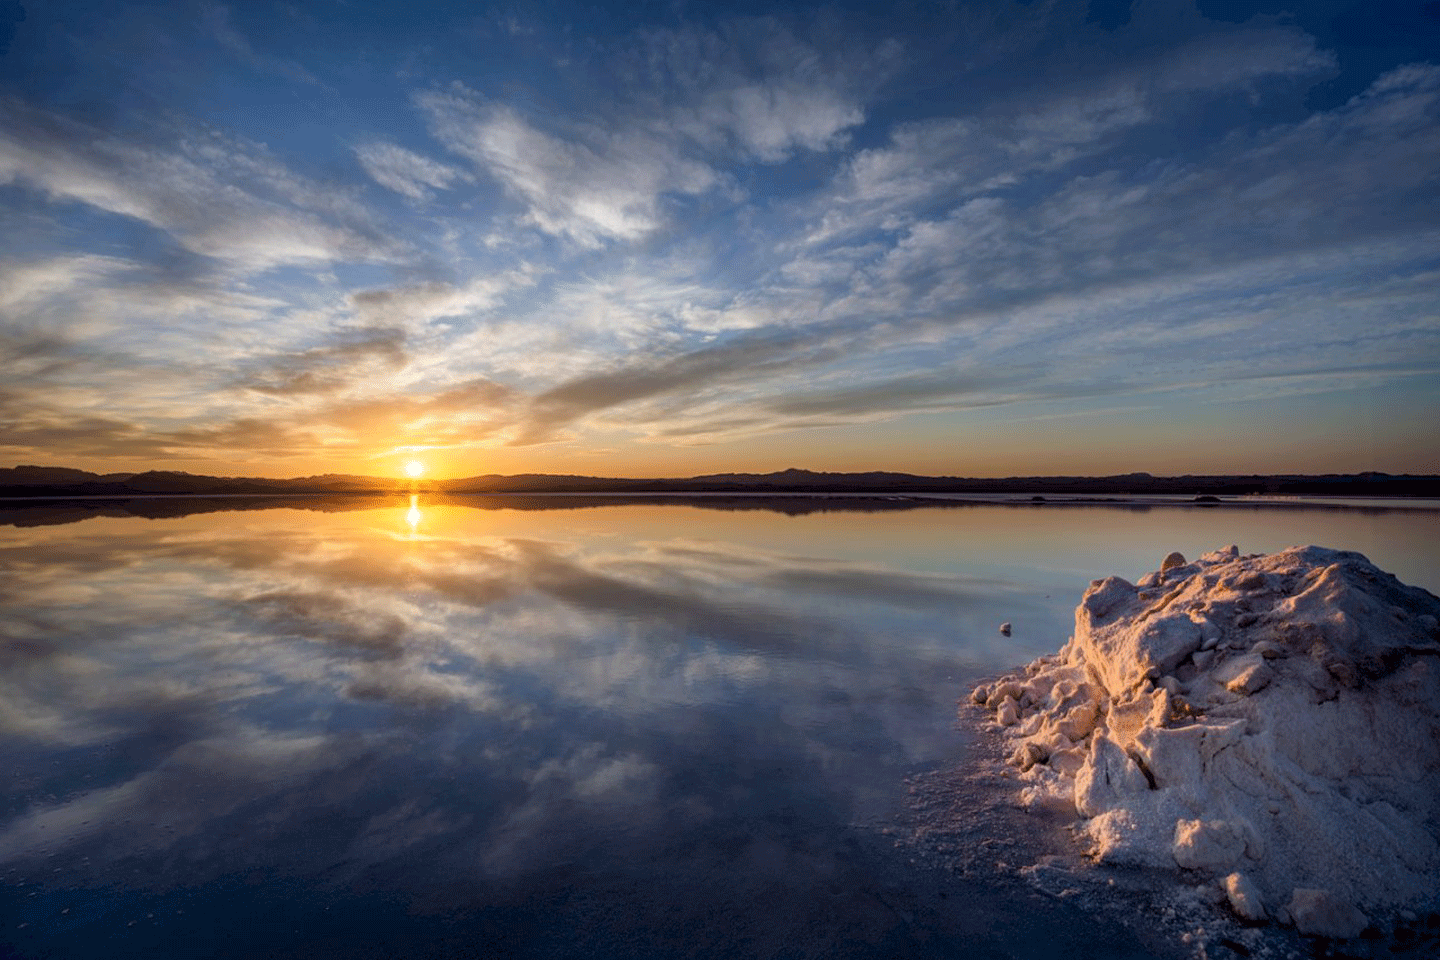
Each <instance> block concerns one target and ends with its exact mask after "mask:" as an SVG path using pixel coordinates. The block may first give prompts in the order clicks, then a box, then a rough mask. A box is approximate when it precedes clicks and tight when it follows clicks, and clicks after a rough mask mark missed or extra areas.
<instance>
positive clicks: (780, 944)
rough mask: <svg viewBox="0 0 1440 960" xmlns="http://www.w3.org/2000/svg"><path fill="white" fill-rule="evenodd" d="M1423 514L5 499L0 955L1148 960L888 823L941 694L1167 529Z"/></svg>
mask: <svg viewBox="0 0 1440 960" xmlns="http://www.w3.org/2000/svg"><path fill="white" fill-rule="evenodd" d="M1437 519H1440V513H1437V512H1435V511H1434V510H1416V509H1402V510H1395V509H1384V508H1381V507H1376V506H1363V507H1344V506H1315V505H1307V504H1304V503H1298V502H1297V503H1291V504H1286V505H1282V506H1259V505H1247V506H1225V507H1218V508H1206V507H1201V506H1190V505H1181V504H1164V505H1128V506H1103V505H1085V506H1059V505H1054V504H1045V505H1036V506H1032V505H1028V504H1020V505H1005V504H991V505H965V504H958V503H950V504H943V505H932V506H921V507H916V506H915V505H914V503H913V502H911V501H894V502H889V501H880V500H878V499H877V500H868V499H867V500H855V501H848V502H847V501H845V500H843V499H827V500H816V499H807V498H796V499H793V500H790V501H788V502H787V501H781V500H778V499H768V500H767V499H759V498H757V499H752V500H746V499H744V498H717V499H714V500H711V501H698V502H695V501H681V500H678V499H677V500H673V501H672V502H632V501H628V500H626V499H624V498H609V499H586V498H550V499H546V498H540V497H534V498H514V499H511V500H506V499H505V498H471V499H466V498H450V499H448V500H433V499H430V498H427V497H426V496H423V495H422V496H416V497H410V498H399V499H396V498H371V499H358V500H327V499H313V500H303V501H286V502H285V503H284V504H283V505H278V504H277V502H275V501H265V500H260V499H251V500H248V501H245V500H223V501H222V500H214V501H203V500H186V501H170V500H149V501H145V500H136V501H116V502H105V503H76V502H64V503H54V504H47V505H36V504H33V503H32V504H21V503H18V502H13V501H12V502H10V503H9V504H8V505H0V522H3V523H4V524H5V525H4V526H0V570H3V576H0V603H3V607H4V611H3V612H4V618H3V623H0V631H3V636H0V770H4V771H5V774H6V777H7V782H8V784H9V788H8V790H6V792H5V797H4V805H3V808H0V925H3V930H0V952H4V953H7V955H10V954H13V955H15V956H20V957H42V956H44V957H94V956H107V957H117V956H118V957H142V956H143V957H155V956H185V957H255V956H274V957H326V956H344V957H362V958H363V957H382V956H404V957H426V956H474V957H505V956H511V957H572V956H574V957H582V956H583V957H681V956H683V957H731V956H733V957H780V956H784V957H860V956H906V957H911V958H923V957H955V956H966V957H987V956H993V957H1044V956H1053V955H1057V954H1064V955H1066V956H1074V957H1091V956H1093V957H1112V956H1137V957H1139V956H1149V955H1151V951H1154V950H1156V949H1158V948H1157V947H1156V945H1155V944H1153V943H1142V942H1141V941H1138V940H1136V939H1135V938H1134V936H1133V935H1132V933H1131V932H1130V931H1128V930H1127V929H1126V928H1124V927H1123V926H1121V925H1119V924H1116V923H1114V922H1112V921H1111V920H1107V919H1105V918H1104V917H1101V916H1096V915H1094V914H1093V913H1092V912H1089V911H1085V910H1082V909H1080V908H1078V907H1076V906H1074V905H1071V904H1069V903H1067V902H1066V901H1065V900H1064V898H1060V897H1054V896H1049V895H1046V894H1042V893H1041V892H1039V891H1038V890H1036V889H1034V888H1033V887H1032V886H1031V885H1029V884H1027V883H1026V882H1025V881H1024V880H1023V879H1021V878H1019V877H1017V875H1016V873H1015V871H1014V870H1013V869H1012V868H1013V866H1015V864H1004V863H1003V862H999V861H994V860H992V861H987V862H988V863H989V867H988V868H984V869H981V868H977V867H975V865H976V864H977V863H980V861H977V860H973V859H972V861H970V866H971V867H972V868H968V869H963V870H962V869H955V868H954V867H953V866H949V867H947V866H946V865H945V864H944V862H943V861H938V862H937V861H935V860H934V859H928V858H926V857H924V856H921V855H918V854H917V850H923V838H919V839H917V838H916V837H914V836H913V835H911V836H907V837H904V838H903V839H904V842H897V838H898V837H900V835H902V834H904V833H905V831H906V829H907V828H906V826H905V825H906V824H907V823H910V822H911V821H910V820H907V816H908V814H907V811H908V810H909V805H910V803H911V800H910V797H909V791H908V788H907V782H908V781H909V780H910V778H913V777H915V776H917V775H924V774H925V773H927V772H930V771H935V770H938V769H949V770H960V771H963V770H964V769H965V768H966V765H967V764H974V763H976V762H977V761H978V759H979V757H980V755H981V754H982V753H983V752H984V750H985V749H986V748H985V743H984V740H983V738H977V735H976V734H975V733H973V732H972V731H968V730H967V729H965V728H964V725H957V722H956V701H957V700H959V699H961V698H963V697H965V696H966V695H967V694H968V691H969V690H970V688H971V687H972V686H973V685H974V682H975V681H976V680H977V679H978V678H981V677H984V676H986V675H992V674H995V673H999V672H1002V671H1005V670H1007V669H1009V668H1012V667H1014V666H1016V665H1018V664H1021V663H1024V662H1026V661H1028V660H1030V659H1032V658H1034V657H1035V656H1038V655H1040V654H1042V653H1046V652H1050V651H1053V650H1055V649H1058V648H1059V647H1060V646H1061V644H1063V643H1064V641H1065V640H1066V638H1067V636H1068V634H1069V630H1070V625H1071V618H1072V611H1073V609H1074V606H1075V604H1076V602H1077V601H1078V600H1079V597H1080V594H1081V593H1082V592H1083V590H1084V588H1085V586H1086V585H1087V584H1088V583H1089V581H1090V580H1092V579H1094V578H1096V577H1100V576H1105V575H1109V574H1118V575H1121V576H1125V577H1129V578H1132V579H1133V578H1135V577H1138V576H1139V575H1140V574H1142V573H1144V572H1146V571H1148V570H1151V569H1154V568H1155V567H1157V566H1158V565H1159V562H1160V560H1161V558H1162V557H1164V556H1165V555H1166V554H1167V553H1169V552H1170V551H1172V550H1180V551H1181V552H1183V553H1184V554H1185V555H1186V556H1188V557H1194V556H1195V555H1198V554H1200V553H1203V552H1206V551H1208V550H1212V549H1215V548H1218V547H1222V546H1225V545H1227V544H1230V543H1236V544H1238V545H1239V546H1240V549H1241V550H1242V552H1262V551H1270V550H1275V549H1279V548H1282V547H1285V546H1289V545H1293V544H1304V543H1318V544H1321V545H1324V546H1330V547H1338V548H1345V549H1353V550H1359V551H1360V552H1362V553H1364V554H1366V555H1367V556H1368V557H1369V558H1370V559H1371V560H1373V561H1374V562H1375V563H1376V564H1378V565H1379V566H1380V567H1382V568H1383V569H1385V570H1388V571H1390V572H1392V573H1394V574H1395V575H1396V576H1398V577H1399V578H1400V579H1401V580H1403V581H1405V582H1407V583H1411V584H1415V585H1418V586H1422V587H1425V588H1426V589H1428V590H1430V591H1431V592H1437V593H1440V537H1437V532H1440V525H1437ZM1002 622H1010V623H1012V624H1013V632H1012V635H1011V636H1009V637H1005V636H1002V635H1001V634H1000V631H999V629H998V628H999V625H1000V624H1001V623H1002ZM992 799H993V798H987V797H985V796H982V795H972V796H957V798H956V800H955V807H954V809H953V810H952V811H951V814H952V815H953V816H954V817H955V818H956V819H957V822H974V823H988V822H990V821H987V820H985V817H986V816H987V815H988V813H987V810H986V809H984V806H985V804H987V803H990V802H991V801H992ZM967 804H969V806H967ZM994 822H995V823H996V824H998V826H997V827H996V829H999V830H1013V831H1014V832H1016V833H1019V834H1023V833H1024V832H1025V828H1024V827H1023V825H1022V826H1020V827H1019V828H1016V827H1015V826H1014V824H1013V822H1011V821H1006V820H1004V819H1003V818H1002V819H1001V820H996V821H994ZM912 834H913V831H912ZM995 840H996V841H998V842H1002V843H1013V842H1015V837H1013V836H1011V837H997V838H995ZM987 842H988V841H987ZM999 860H1001V861H1003V858H999Z"/></svg>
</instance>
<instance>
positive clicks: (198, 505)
mask: <svg viewBox="0 0 1440 960" xmlns="http://www.w3.org/2000/svg"><path fill="white" fill-rule="evenodd" d="M412 496H414V497H418V498H419V499H420V506H422V507H425V508H427V509H428V508H430V507H439V506H458V507H469V508H473V509H482V510H536V511H543V510H584V509H600V508H605V507H622V506H632V507H633V506H663V507H691V508H696V509H703V510H719V511H771V512H774V513H779V514H783V515H786V516H796V517H798V516H806V515H811V514H823V513H901V512H907V511H912V510H926V509H929V510H934V509H941V510H965V509H976V508H980V507H1003V508H1006V509H1012V510H1027V509H1028V510H1043V509H1047V508H1048V509H1050V510H1055V509H1060V510H1067V509H1068V510H1076V509H1091V510H1100V509H1112V510H1130V511H1137V512H1148V511H1150V510H1152V509H1165V510H1180V509H1190V510H1216V509H1220V510H1232V511H1233V510H1277V509H1278V510H1294V511H1303V510H1323V511H1335V512H1358V513H1365V512H1373V513H1392V512H1411V513H1426V514H1434V513H1440V498H1428V499H1420V498H1413V497H1410V498H1406V497H1392V498H1381V497H1293V496H1287V497H1237V498H1229V499H1220V498H1210V499H1207V500H1206V501H1204V502H1197V500H1196V498H1194V497H1180V496H1174V495H1151V496H1083V495H1077V496H1068V497H1067V496H1043V497H1041V498H1040V499H1032V497H1033V496H1039V495H1024V494H1012V495H990V496H984V495H966V494H948V495H947V494H936V493H910V492H900V493H853V492H844V491H828V492H817V491H806V492H800V493H784V492H781V493H777V492H754V493H737V492H731V491H724V492H712V493H697V492H649V493H616V492H603V491H602V492H593V491H592V492H588V493H569V492H549V493H547V492H536V493H445V492H435V491H416V492H414V493H413V494H412V493H409V492H407V491H383V492H369V493H342V494H334V493H249V494H223V493H213V494H129V495H114V494H111V495H95V496H78V497H77V496H32V497H13V496H0V526H21V527H23V526H45V525H50V524H54V523H66V522H70V521H73V520H82V519H88V518H92V517H102V516H103V517H135V518H147V519H156V520H158V519H171V518H178V517H185V516H191V515H195V514H204V513H220V512H225V511H249V510H271V509H296V510H309V511H318V512H326V513H331V512H333V513H341V512H350V511H358V510H374V509H401V508H404V507H405V506H406V505H407V504H408V503H409V502H410V498H411V497H412Z"/></svg>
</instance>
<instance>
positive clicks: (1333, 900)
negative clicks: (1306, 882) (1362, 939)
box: [1285, 887, 1370, 940]
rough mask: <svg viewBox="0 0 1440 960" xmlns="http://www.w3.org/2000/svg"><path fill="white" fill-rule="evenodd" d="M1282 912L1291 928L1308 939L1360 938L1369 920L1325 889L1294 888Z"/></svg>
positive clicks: (1352, 906) (1351, 905) (1350, 904)
mask: <svg viewBox="0 0 1440 960" xmlns="http://www.w3.org/2000/svg"><path fill="white" fill-rule="evenodd" d="M1285 909H1286V910H1287V911H1288V912H1289V914H1290V922H1291V923H1293V924H1295V929H1296V930H1299V931H1300V932H1301V933H1304V934H1309V935H1310V936H1312V937H1331V938H1334V939H1337V940H1346V939H1349V938H1351V937H1358V936H1360V933H1361V931H1363V930H1364V929H1365V928H1366V927H1367V926H1369V924H1370V921H1369V920H1368V919H1367V918H1366V916H1365V914H1363V913H1361V912H1360V911H1359V910H1358V909H1356V907H1355V905H1354V904H1353V903H1350V902H1348V901H1346V900H1342V899H1340V898H1339V897H1337V896H1335V894H1333V893H1331V892H1330V891H1329V890H1314V889H1308V888H1303V889H1302V888H1299V887H1297V888H1296V889H1295V893H1294V894H1293V895H1292V896H1291V897H1290V903H1289V904H1287V905H1286V907H1285Z"/></svg>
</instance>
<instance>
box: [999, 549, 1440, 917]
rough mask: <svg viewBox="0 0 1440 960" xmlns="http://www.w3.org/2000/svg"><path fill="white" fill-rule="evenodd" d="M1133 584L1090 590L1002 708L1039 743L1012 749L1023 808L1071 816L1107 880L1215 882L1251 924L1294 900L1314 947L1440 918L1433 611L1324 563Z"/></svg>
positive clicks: (1297, 562)
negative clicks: (1178, 871) (1116, 869)
mask: <svg viewBox="0 0 1440 960" xmlns="http://www.w3.org/2000/svg"><path fill="white" fill-rule="evenodd" d="M1139 582H1140V584H1141V585H1142V587H1141V588H1139V589H1137V587H1136V586H1135V585H1134V584H1131V583H1130V582H1128V581H1126V580H1123V579H1121V578H1119V577H1106V578H1103V579H1098V580H1095V581H1093V582H1092V583H1091V585H1090V589H1089V590H1087V591H1086V592H1085V596H1084V597H1083V598H1082V599H1081V601H1080V603H1079V605H1078V606H1077V607H1076V609H1075V631H1074V633H1073V635H1072V636H1071V638H1070V641H1069V642H1068V643H1067V644H1066V645H1065V646H1064V647H1063V648H1062V649H1061V650H1060V651H1059V653H1058V654H1052V655H1048V656H1045V657H1041V658H1039V659H1038V660H1036V661H1034V662H1033V663H1031V664H1030V665H1029V666H1028V667H1026V668H1025V669H1024V670H1023V671H1022V672H1020V673H1019V674H1017V675H1016V676H1014V677H1006V678H1004V680H1002V681H1001V682H1000V683H998V684H996V685H995V686H994V688H993V689H992V690H991V691H990V692H989V696H988V697H987V699H986V703H987V705H988V706H989V708H990V709H992V710H998V711H999V716H998V719H999V721H1000V723H1001V724H1002V725H1003V726H1005V727H1006V728H1007V729H1006V732H1005V736H1007V737H1009V738H1012V739H1014V740H1016V741H1017V744H1016V745H1017V746H1019V745H1020V743H1021V742H1026V743H1034V744H1035V747H1036V749H1035V750H1028V749H1027V750H1024V751H1019V750H1013V749H1012V750H1010V751H1008V752H1009V753H1010V755H1011V757H1012V762H1015V763H1016V765H1017V766H1021V767H1022V768H1024V767H1027V766H1028V769H1025V770H1024V772H1023V773H1022V774H1021V776H1020V778H1019V779H1020V784H1021V789H1022V791H1023V793H1022V796H1023V797H1024V798H1025V799H1026V802H1027V803H1033V804H1035V805H1037V806H1053V805H1055V804H1060V803H1068V804H1069V805H1070V807H1071V809H1073V810H1074V811H1075V814H1076V816H1077V817H1078V818H1079V819H1080V822H1079V823H1078V824H1077V832H1078V833H1079V834H1080V835H1081V836H1082V837H1083V838H1086V839H1088V840H1089V841H1090V845H1091V849H1092V851H1093V854H1094V856H1095V857H1096V858H1097V859H1099V860H1101V861H1103V862H1113V863H1133V864H1137V865H1147V866H1152V867H1168V868H1170V869H1175V868H1184V869H1187V870H1192V871H1197V872H1200V873H1202V874H1208V875H1210V876H1212V877H1213V878H1214V879H1215V880H1216V881H1218V883H1217V885H1216V886H1215V887H1214V888H1213V889H1216V890H1218V889H1220V888H1221V887H1223V888H1224V889H1225V892H1226V896H1227V897H1228V898H1229V899H1230V901H1231V906H1232V907H1233V908H1234V909H1235V911H1236V913H1237V914H1239V915H1241V916H1243V917H1247V918H1252V919H1259V918H1262V917H1264V916H1265V915H1266V913H1267V911H1266V909H1265V907H1264V904H1267V903H1268V904H1272V905H1275V908H1274V910H1273V913H1275V914H1276V915H1283V914H1284V913H1285V911H1286V910H1287V907H1285V906H1282V905H1283V904H1285V903H1286V902H1287V900H1288V901H1290V904H1291V905H1290V907H1289V908H1288V909H1289V913H1290V916H1291V918H1292V919H1294V920H1295V922H1296V924H1297V926H1299V927H1300V928H1301V930H1302V932H1311V931H1314V932H1316V933H1317V935H1319V933H1320V931H1328V932H1325V933H1323V935H1325V936H1353V935H1354V934H1355V933H1358V932H1359V930H1360V929H1363V927H1364V925H1365V922H1366V921H1365V915H1366V913H1367V912H1368V913H1369V914H1370V915H1371V916H1375V915H1377V911H1380V912H1384V911H1392V912H1393V911H1395V910H1398V909H1424V910H1430V909H1435V907H1436V906H1437V905H1440V895H1437V891H1440V791H1437V790H1436V789H1435V788H1434V785H1435V782H1436V781H1435V777H1436V771H1437V770H1440V634H1437V630H1436V626H1435V625H1436V624H1437V623H1440V599H1437V598H1436V597H1434V596H1433V595H1431V594H1430V593H1428V592H1426V591H1424V590H1420V589H1418V588H1415V587H1409V586H1406V585H1405V584H1402V583H1401V582H1400V581H1398V580H1396V579H1395V578H1394V577H1393V576H1391V575H1390V574H1387V573H1385V572H1384V571H1382V570H1380V569H1378V568H1377V567H1375V566H1374V565H1373V564H1371V563H1370V562H1369V561H1368V560H1366V559H1365V557H1363V556H1361V555H1360V554H1358V553H1352V552H1346V551H1338V550H1327V549H1324V548H1321V547H1313V546H1312V547H1292V548H1290V549H1287V550H1284V551H1281V552H1279V553H1275V554H1271V555H1268V556H1262V555H1251V556H1241V555H1240V553H1239V550H1238V549H1237V548H1234V547H1229V548H1226V549H1224V550H1219V551H1214V552H1211V553H1207V554H1205V555H1203V556H1201V557H1200V558H1199V559H1198V560H1196V561H1193V562H1186V561H1185V559H1184V557H1182V556H1179V555H1173V554H1172V555H1171V556H1170V557H1167V558H1166V560H1165V563H1164V564H1162V570H1161V571H1157V572H1156V573H1152V574H1147V575H1146V576H1144V577H1142V578H1140V581H1139ZM1001 691H1003V692H1004V696H1003V697H1002V695H1001ZM1022 705H1023V706H1024V713H1025V716H1024V718H1023V722H1022V721H1021V706H1022ZM1042 758H1043V759H1042ZM1235 877H1238V878H1240V879H1235V880H1233V881H1232V879H1231V878H1235ZM1222 878H1223V880H1222ZM1242 880H1243V883H1242ZM1307 891H1308V892H1307ZM1357 924H1358V925H1359V926H1358V927H1357ZM1341 931H1344V932H1341Z"/></svg>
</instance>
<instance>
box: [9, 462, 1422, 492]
mask: <svg viewBox="0 0 1440 960" xmlns="http://www.w3.org/2000/svg"><path fill="white" fill-rule="evenodd" d="M406 491H421V492H431V493H457V494H458V493H486V494H515V493H545V494H558V493H972V494H1019V493H1025V494H1081V495H1122V496H1123V495H1126V494H1130V495H1143V494H1174V495H1185V496H1192V497H1193V496H1226V495H1229V496H1235V495H1239V494H1256V493H1259V494H1292V495H1302V494H1303V495H1335V496H1389V497H1436V496H1440V476H1435V475H1412V474H1404V475H1391V474H1386V473H1373V472H1372V473H1351V474H1322V475H1307V474H1279V475H1259V474H1251V475H1215V476H1190V475H1186V476H1178V477H1156V476H1151V475H1150V474H1148V473H1126V474H1120V475H1116V476H1108V477H1074V476H1059V477H926V476H918V475H915V474H909V473H891V472H884V471H871V472H865V473H820V472H816V471H812V470H801V469H797V468H793V467H792V468H790V469H787V470H781V471H777V472H775V473H720V474H709V475H706V476H698V477H688V478H655V479H642V478H619V477H587V476H576V475H555V474H538V473H536V474H517V475H513V476H500V475H497V474H487V475H485V476H478V477H466V478H463V479H459V480H434V479H426V480H418V481H415V480H404V479H398V478H391V477H365V476H352V475H345V474H324V475H321V476H312V477H296V478H291V479H274V478H266V477H208V476H202V475H197V474H191V473H183V472H178V471H173V470H148V471H145V472H142V473H110V474H97V473H90V472H88V471H84V470H74V469H71V468H68V467H42V466H28V465H27V466H17V467H8V468H0V496H6V497H77V496H79V497H85V496H126V495H150V496H156V495H181V496H183V495H189V496H196V495H201V496H215V495H241V494H245V495H259V494H271V495H278V494H286V495H293V494H320V493H398V492H406Z"/></svg>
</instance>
